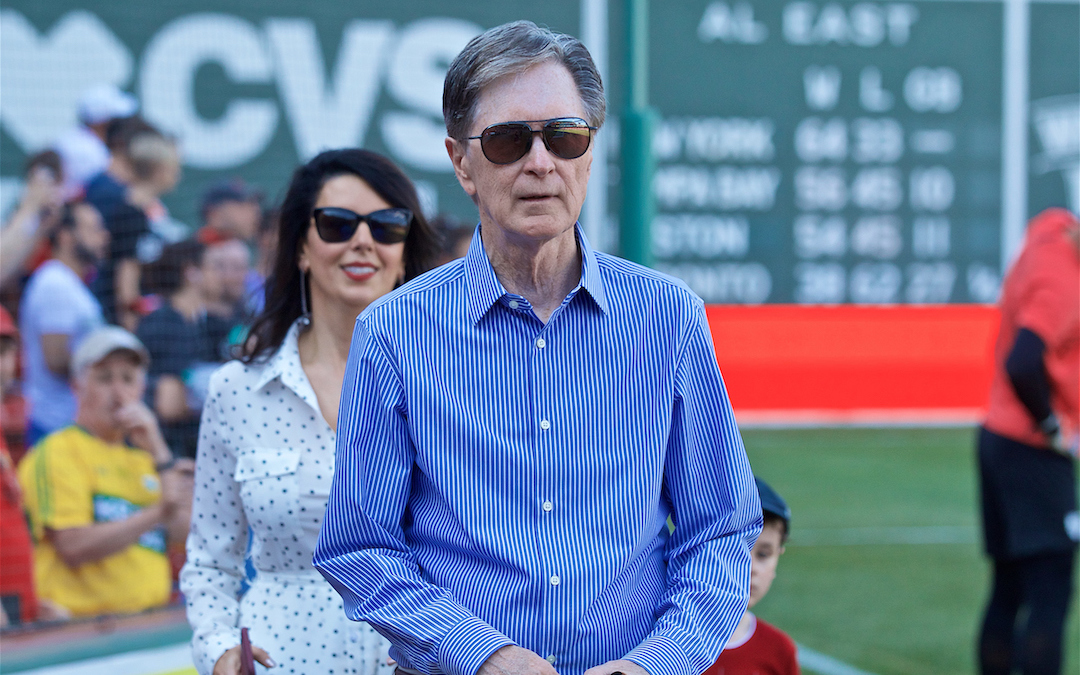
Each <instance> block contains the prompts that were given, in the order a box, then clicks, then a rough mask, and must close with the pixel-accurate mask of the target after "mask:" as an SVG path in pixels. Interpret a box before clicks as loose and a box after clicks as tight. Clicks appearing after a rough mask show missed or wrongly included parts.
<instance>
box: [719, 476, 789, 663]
mask: <svg viewBox="0 0 1080 675" xmlns="http://www.w3.org/2000/svg"><path fill="white" fill-rule="evenodd" d="M755 480H756V481H757V488H758V494H759V495H760V496H761V510H762V513H763V515H764V516H765V524H764V526H763V527H762V530H761V536H760V537H758V540H757V543H755V544H754V550H753V551H752V552H751V557H752V558H753V567H752V568H751V571H750V602H749V604H748V605H747V608H746V611H745V612H744V613H743V617H742V620H740V621H739V625H738V626H736V627H735V632H734V633H732V634H731V637H730V638H729V639H728V641H727V644H726V645H725V646H724V652H723V653H722V654H720V658H719V659H717V660H716V663H714V664H713V665H712V666H710V667H709V669H708V670H706V671H705V673H704V675H798V674H799V662H798V660H797V658H796V651H795V643H794V642H792V640H791V638H790V637H788V636H787V634H786V633H784V632H783V631H782V630H780V629H779V628H776V627H775V626H772V625H770V624H768V623H765V622H764V621H762V620H761V619H759V618H757V617H756V616H754V615H753V614H752V613H750V608H751V607H753V606H754V605H756V604H757V603H758V601H760V600H761V599H762V598H764V597H765V594H766V593H768V592H769V587H770V586H772V582H773V579H775V578H776V566H777V564H778V563H779V562H780V554H781V553H783V552H784V542H786V541H787V538H788V528H789V526H790V524H791V509H789V508H788V505H787V503H786V502H785V501H784V500H783V498H782V497H781V496H780V495H778V494H776V492H775V491H774V490H773V489H772V488H771V487H769V485H768V484H767V483H766V482H765V481H763V480H761V479H760V478H757V479H755Z"/></svg>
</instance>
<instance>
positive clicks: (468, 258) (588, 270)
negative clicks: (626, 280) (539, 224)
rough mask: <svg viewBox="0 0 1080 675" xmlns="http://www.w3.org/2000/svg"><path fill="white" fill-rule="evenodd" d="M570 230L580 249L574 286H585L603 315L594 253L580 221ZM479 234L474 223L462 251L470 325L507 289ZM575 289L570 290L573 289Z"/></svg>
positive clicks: (605, 306) (601, 288)
mask: <svg viewBox="0 0 1080 675" xmlns="http://www.w3.org/2000/svg"><path fill="white" fill-rule="evenodd" d="M574 232H575V234H576V235H577V240H578V247H579V248H580V250H581V281H580V282H579V283H578V286H577V288H583V289H585V291H587V292H588V295H589V297H591V298H592V299H593V301H594V302H595V303H596V306H597V307H599V308H600V311H601V312H603V313H605V314H606V313H607V311H608V304H607V294H606V293H604V281H603V279H602V278H601V276H600V265H599V264H598V263H597V261H596V252H595V251H593V248H592V246H591V245H590V244H589V240H588V238H586V237H585V232H584V231H582V228H581V223H574ZM479 235H480V228H479V226H478V227H477V228H476V235H474V236H473V238H472V243H471V244H469V252H468V253H467V254H465V284H466V303H467V304H466V313H467V316H468V319H469V322H470V323H471V324H472V325H474V326H475V325H476V323H477V322H479V321H480V319H481V318H482V317H483V316H484V315H485V314H487V311H488V310H489V309H491V306H492V305H494V304H495V303H496V302H498V301H499V298H501V297H502V296H504V295H506V292H507V291H506V289H505V288H504V287H503V285H502V283H501V282H500V281H499V277H498V276H496V274H495V269H494V268H493V267H492V266H491V261H490V260H488V257H487V252H486V251H485V250H484V244H483V242H482V241H481V240H480V236H479ZM577 288H575V289H574V290H575V291H576V290H577Z"/></svg>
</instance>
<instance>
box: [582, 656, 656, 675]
mask: <svg viewBox="0 0 1080 675" xmlns="http://www.w3.org/2000/svg"><path fill="white" fill-rule="evenodd" d="M612 673H622V674H623V675H649V671H647V670H645V669H644V668H642V667H641V666H639V665H638V664H636V663H634V662H633V661H627V660H625V659H618V660H616V661H608V662H607V663H603V664H601V665H599V666H593V667H592V668H589V669H588V670H586V671H585V675H611V674H612Z"/></svg>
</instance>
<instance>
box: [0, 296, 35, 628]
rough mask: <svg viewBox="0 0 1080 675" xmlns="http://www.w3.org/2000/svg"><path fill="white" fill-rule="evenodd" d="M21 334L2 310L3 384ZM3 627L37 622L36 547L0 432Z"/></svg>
mask: <svg viewBox="0 0 1080 675" xmlns="http://www.w3.org/2000/svg"><path fill="white" fill-rule="evenodd" d="M18 354H19V331H18V329H17V328H16V327H15V322H14V321H13V320H12V318H11V315H10V314H8V311H7V310H6V309H4V308H3V307H0V385H2V384H6V383H7V382H10V381H11V380H12V379H14V378H15V375H16V370H17V369H18ZM0 606H2V607H3V612H2V613H0V625H4V626H8V625H14V624H18V623H25V622H29V621H34V620H35V619H36V618H37V598H36V597H35V596H34V563H33V547H32V544H31V543H30V531H29V529H28V528H27V526H26V517H25V516H24V515H23V509H22V493H21V491H20V490H19V480H18V478H17V477H16V475H15V465H14V462H13V461H12V459H11V455H10V454H9V453H8V448H7V443H6V442H5V441H4V435H3V433H0Z"/></svg>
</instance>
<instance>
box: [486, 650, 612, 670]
mask: <svg viewBox="0 0 1080 675" xmlns="http://www.w3.org/2000/svg"><path fill="white" fill-rule="evenodd" d="M476 675H558V673H557V672H556V671H555V667H554V666H552V665H551V664H550V663H548V662H547V660H546V659H543V658H541V657H540V656H539V655H538V654H537V653H536V652H531V651H529V650H528V649H525V648H524V647H518V646H517V645H506V646H505V647H501V648H499V649H498V650H496V651H495V652H493V653H492V654H491V656H489V657H488V658H487V661H484V664H483V665H482V666H480V670H478V671H476ZM627 675H630V674H629V673H627Z"/></svg>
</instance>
